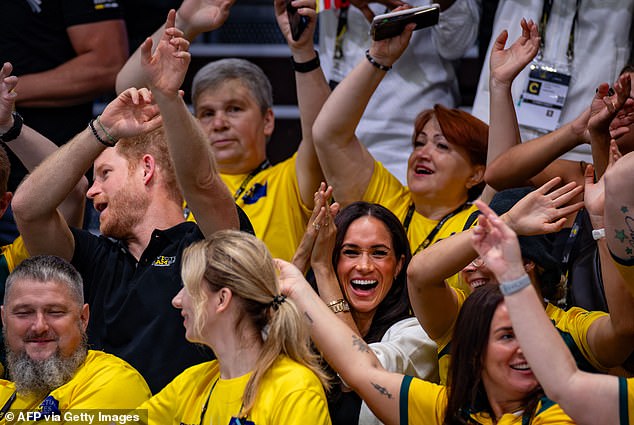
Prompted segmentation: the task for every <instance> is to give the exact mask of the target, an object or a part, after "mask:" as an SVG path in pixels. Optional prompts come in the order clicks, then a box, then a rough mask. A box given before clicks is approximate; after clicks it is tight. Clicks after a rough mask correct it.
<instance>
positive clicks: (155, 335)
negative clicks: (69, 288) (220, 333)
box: [71, 213, 252, 393]
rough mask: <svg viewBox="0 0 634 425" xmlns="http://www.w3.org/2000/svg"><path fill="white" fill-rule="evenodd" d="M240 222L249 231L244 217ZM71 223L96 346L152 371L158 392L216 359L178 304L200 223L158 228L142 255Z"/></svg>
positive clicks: (75, 262)
mask: <svg viewBox="0 0 634 425" xmlns="http://www.w3.org/2000/svg"><path fill="white" fill-rule="evenodd" d="M242 214H244V213H242ZM241 218H243V217H241ZM248 226H250V223H248ZM241 228H242V230H247V231H249V229H248V227H247V228H246V229H245V223H244V221H243V220H241ZM71 230H72V233H73V236H74V238H75V252H74V255H73V259H72V264H73V265H74V266H75V267H76V268H77V270H78V271H79V273H80V274H81V275H82V277H83V279H84V291H85V294H84V295H85V299H86V302H87V303H88V304H90V321H89V325H88V339H89V343H90V345H91V348H94V349H98V350H103V351H105V352H108V353H111V354H115V355H117V356H119V357H121V358H123V359H124V360H126V361H127V362H129V363H130V364H131V365H132V366H134V367H135V368H136V369H137V370H138V371H139V372H140V373H141V374H142V375H143V377H145V379H146V381H147V383H148V385H149V386H150V389H151V390H152V393H157V392H158V391H159V390H160V389H162V388H163V387H164V386H165V385H166V384H167V383H169V382H170V381H171V380H172V379H174V377H176V376H177V375H178V374H179V373H181V372H182V371H183V370H185V369H186V368H188V367H189V366H192V365H194V364H198V363H201V362H203V361H208V360H210V359H213V353H212V352H211V350H209V349H207V348H206V347H203V346H200V345H195V344H192V343H189V342H187V340H186V339H185V328H184V327H183V318H182V317H181V315H180V310H178V309H176V308H174V307H173V306H172V298H173V297H174V296H175V295H176V294H177V293H178V291H180V289H181V287H182V281H181V278H180V269H181V256H182V253H183V250H184V249H185V248H186V247H187V246H188V245H190V244H191V243H193V242H195V241H198V240H202V239H204V236H203V234H202V232H201V231H200V229H199V228H198V226H197V225H196V224H195V223H192V222H184V223H181V224H178V225H176V226H174V227H172V228H170V229H167V230H154V232H153V233H152V238H151V241H150V243H149V245H148V246H147V248H146V249H145V251H144V252H143V255H142V256H141V259H140V261H139V262H137V261H136V259H135V258H134V257H133V256H132V255H131V254H130V253H129V252H128V250H127V248H126V247H125V245H124V244H123V243H121V242H119V241H113V240H111V239H108V238H105V237H103V236H95V235H93V234H91V233H90V232H87V231H85V230H80V229H71ZM250 230H251V232H252V228H251V229H250Z"/></svg>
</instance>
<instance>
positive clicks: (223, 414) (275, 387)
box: [138, 356, 330, 425]
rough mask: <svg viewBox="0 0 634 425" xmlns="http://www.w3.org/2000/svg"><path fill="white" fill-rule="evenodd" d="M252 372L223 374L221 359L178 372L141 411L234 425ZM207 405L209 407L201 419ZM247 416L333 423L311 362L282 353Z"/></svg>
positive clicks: (261, 424)
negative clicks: (308, 364) (229, 376)
mask: <svg viewBox="0 0 634 425" xmlns="http://www.w3.org/2000/svg"><path fill="white" fill-rule="evenodd" d="M250 376H251V374H250V373H249V374H246V375H244V376H241V377H238V378H234V379H220V371H219V365H218V361H217V360H214V361H211V362H207V363H202V364H199V365H196V366H193V367H190V368H189V369H187V370H185V371H184V372H183V373H181V374H180V375H178V376H177V377H176V378H174V380H173V381H172V382H171V383H169V384H168V385H167V386H166V387H165V388H164V389H163V390H161V392H159V393H158V394H157V395H155V396H154V397H152V398H151V399H150V400H149V401H147V402H146V403H144V404H143V405H142V406H140V407H139V409H138V410H143V409H147V410H148V418H149V421H148V423H149V424H156V425H168V424H176V425H178V424H187V425H189V424H199V423H205V424H209V423H211V424H214V425H215V424H218V425H229V423H230V421H231V418H232V417H235V416H238V414H239V412H240V408H241V406H242V395H243V393H244V388H245V386H246V384H247V381H248V380H249V377H250ZM207 400H209V402H208V403H206V401H207ZM205 404H207V409H206V412H205V413H204V417H203V418H202V421H201V412H202V411H203V407H204V406H205ZM247 420H248V421H250V422H244V421H243V422H242V423H243V424H245V423H249V424H250V423H253V425H278V424H284V425H293V424H295V425H303V424H311V425H313V424H314V425H322V424H324V425H325V424H330V416H329V414H328V403H327V401H326V394H325V393H324V389H323V387H322V385H321V382H320V381H319V379H318V378H317V376H316V375H315V374H314V373H313V372H312V371H310V370H309V369H308V368H306V367H305V366H303V365H300V364H299V363H297V362H295V361H293V360H291V359H289V358H288V357H286V356H280V357H279V358H278V360H277V361H276V362H275V364H274V365H273V368H272V369H271V370H269V372H268V373H267V374H266V375H265V376H264V377H263V379H262V381H261V383H260V387H259V391H258V395H257V398H256V401H255V405H254V407H253V409H252V410H251V414H250V415H249V417H248V418H247Z"/></svg>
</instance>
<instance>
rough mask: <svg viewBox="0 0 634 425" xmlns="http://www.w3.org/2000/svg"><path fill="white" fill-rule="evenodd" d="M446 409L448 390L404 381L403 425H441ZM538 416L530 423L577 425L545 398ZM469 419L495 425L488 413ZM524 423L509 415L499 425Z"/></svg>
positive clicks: (423, 383) (518, 417)
mask: <svg viewBox="0 0 634 425" xmlns="http://www.w3.org/2000/svg"><path fill="white" fill-rule="evenodd" d="M446 408H447V387H445V386H442V385H436V384H432V383H431V382H427V381H423V380H422V379H418V378H412V377H411V376H405V377H404V378H403V382H402V383H401V391H400V400H399V410H400V423H401V425H407V424H412V425H414V424H425V425H434V424H437V425H442V424H443V421H444V418H445V409H446ZM535 412H536V414H535V417H534V418H533V420H532V421H531V422H529V423H530V424H532V425H541V424H574V422H573V421H572V419H570V418H569V417H568V415H566V414H565V413H564V411H563V410H562V409H561V408H560V407H559V405H558V404H555V403H553V402H552V401H551V400H549V399H547V398H545V397H544V398H542V399H541V400H540V401H539V403H538V405H537V409H536V410H535ZM470 416H471V418H472V419H473V420H474V421H475V423H477V424H481V425H488V424H493V421H492V420H491V417H490V416H489V414H488V413H485V412H473V413H471V415H470ZM522 419H523V418H522V414H521V413H518V414H512V413H507V414H504V415H503V416H502V417H501V418H500V419H499V420H498V421H497V425H511V424H517V425H522V424H523V422H522Z"/></svg>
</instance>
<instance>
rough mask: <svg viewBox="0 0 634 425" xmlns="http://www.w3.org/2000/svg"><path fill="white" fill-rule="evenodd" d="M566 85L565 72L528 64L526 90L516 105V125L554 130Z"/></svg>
mask: <svg viewBox="0 0 634 425" xmlns="http://www.w3.org/2000/svg"><path fill="white" fill-rule="evenodd" d="M569 87H570V75H569V74H566V73H563V72H559V71H557V70H556V69H554V68H552V67H548V66H545V65H541V64H535V63H533V64H531V71H530V73H529V76H528V84H527V86H526V90H524V93H522V97H521V98H520V101H519V103H518V105H517V120H518V122H519V124H520V125H522V126H525V127H530V128H533V129H536V130H539V131H542V132H544V131H546V132H550V131H553V130H555V129H557V127H559V120H560V119H561V112H562V109H563V107H564V104H565V103H566V97H567V96H568V88H569Z"/></svg>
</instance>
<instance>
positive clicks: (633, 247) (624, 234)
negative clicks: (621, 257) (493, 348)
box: [614, 206, 634, 258]
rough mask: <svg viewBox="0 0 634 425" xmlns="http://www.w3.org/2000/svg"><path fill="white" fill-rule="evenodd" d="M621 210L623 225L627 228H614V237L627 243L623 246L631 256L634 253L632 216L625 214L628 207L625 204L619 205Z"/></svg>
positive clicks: (633, 219) (633, 222)
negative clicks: (623, 217) (623, 218)
mask: <svg viewBox="0 0 634 425" xmlns="http://www.w3.org/2000/svg"><path fill="white" fill-rule="evenodd" d="M621 212H622V213H623V214H624V215H625V225H626V226H627V228H624V229H614V232H615V234H614V239H616V240H618V241H619V242H621V243H624V244H626V245H627V246H626V247H625V253H626V254H627V255H629V256H630V258H631V257H632V256H633V254H634V218H633V217H632V216H630V215H628V214H627V213H628V212H629V209H628V207H626V206H622V207H621Z"/></svg>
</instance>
